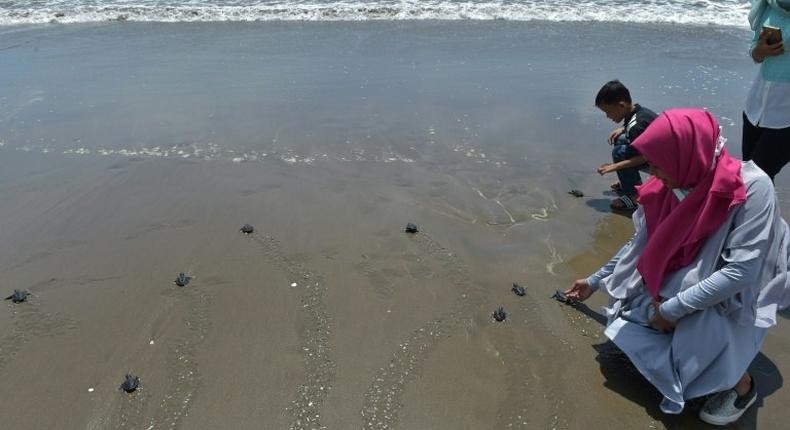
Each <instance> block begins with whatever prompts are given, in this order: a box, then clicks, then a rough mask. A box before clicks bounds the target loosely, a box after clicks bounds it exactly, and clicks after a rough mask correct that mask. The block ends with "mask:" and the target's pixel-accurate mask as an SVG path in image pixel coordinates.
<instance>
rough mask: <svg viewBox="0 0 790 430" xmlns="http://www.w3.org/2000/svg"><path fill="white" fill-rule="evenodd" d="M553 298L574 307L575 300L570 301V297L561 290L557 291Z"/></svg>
mask: <svg viewBox="0 0 790 430" xmlns="http://www.w3.org/2000/svg"><path fill="white" fill-rule="evenodd" d="M551 298H552V299H554V300H556V301H558V302H561V303H565V304H566V305H572V304H574V303H575V302H574V300H573V299H569V298H568V296H566V295H565V293H563V292H562V291H560V290H557V291H555V292H554V294H552V296H551Z"/></svg>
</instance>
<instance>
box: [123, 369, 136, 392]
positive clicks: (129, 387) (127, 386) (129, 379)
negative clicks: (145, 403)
mask: <svg viewBox="0 0 790 430" xmlns="http://www.w3.org/2000/svg"><path fill="white" fill-rule="evenodd" d="M139 387H140V378H139V377H137V376H132V375H130V374H128V373H127V374H126V377H125V378H124V381H123V384H121V390H124V391H126V392H127V393H131V392H133V391H134V390H136V389H137V388H139Z"/></svg>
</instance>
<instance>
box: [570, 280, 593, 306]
mask: <svg viewBox="0 0 790 430" xmlns="http://www.w3.org/2000/svg"><path fill="white" fill-rule="evenodd" d="M594 292H595V290H593V289H592V287H590V284H588V283H587V280H586V279H577V280H576V281H574V282H573V285H571V287H570V288H568V289H567V290H565V295H566V296H567V297H568V298H569V299H573V300H576V301H577V302H583V301H585V300H587V299H588V298H590V296H592V294H593V293H594Z"/></svg>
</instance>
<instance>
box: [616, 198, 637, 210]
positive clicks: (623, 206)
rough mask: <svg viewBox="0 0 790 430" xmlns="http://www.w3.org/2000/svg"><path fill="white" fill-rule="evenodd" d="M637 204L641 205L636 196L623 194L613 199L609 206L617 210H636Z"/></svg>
mask: <svg viewBox="0 0 790 430" xmlns="http://www.w3.org/2000/svg"><path fill="white" fill-rule="evenodd" d="M637 206H639V205H638V204H637V202H636V198H634V197H629V196H627V195H622V196H620V197H618V198H616V199H614V200H612V203H611V204H610V205H609V207H610V208H612V210H615V211H632V210H635V209H636V208H637Z"/></svg>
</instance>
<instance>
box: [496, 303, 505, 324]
mask: <svg viewBox="0 0 790 430" xmlns="http://www.w3.org/2000/svg"><path fill="white" fill-rule="evenodd" d="M505 318H507V312H505V309H503V308H502V306H500V307H498V308H497V309H496V310H495V311H494V319H495V320H497V321H499V322H502V321H504V320H505Z"/></svg>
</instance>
